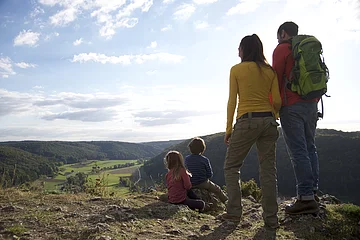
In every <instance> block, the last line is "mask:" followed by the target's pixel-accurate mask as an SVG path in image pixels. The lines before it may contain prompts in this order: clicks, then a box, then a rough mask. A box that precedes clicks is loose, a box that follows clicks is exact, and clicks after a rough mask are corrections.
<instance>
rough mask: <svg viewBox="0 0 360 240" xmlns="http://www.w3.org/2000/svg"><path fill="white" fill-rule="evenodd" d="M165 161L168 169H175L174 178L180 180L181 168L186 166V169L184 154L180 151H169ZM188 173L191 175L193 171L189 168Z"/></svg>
mask: <svg viewBox="0 0 360 240" xmlns="http://www.w3.org/2000/svg"><path fill="white" fill-rule="evenodd" d="M164 163H165V166H166V168H167V169H168V170H172V169H174V172H173V177H174V179H175V180H180V179H181V176H180V169H181V168H184V169H185V170H186V168H185V163H184V157H183V156H182V154H181V153H180V152H178V151H169V152H168V153H167V154H166V156H165V158H164ZM186 173H187V174H188V175H190V176H191V173H189V172H188V171H187V170H186Z"/></svg>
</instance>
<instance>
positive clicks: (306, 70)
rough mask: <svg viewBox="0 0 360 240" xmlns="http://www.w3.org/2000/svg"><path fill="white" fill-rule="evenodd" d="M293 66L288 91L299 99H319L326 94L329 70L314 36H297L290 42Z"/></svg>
mask: <svg viewBox="0 0 360 240" xmlns="http://www.w3.org/2000/svg"><path fill="white" fill-rule="evenodd" d="M291 48H292V54H293V57H294V60H295V64H294V66H293V69H292V71H291V74H290V81H289V83H288V84H289V85H288V87H289V89H290V90H291V91H293V92H297V93H298V94H299V95H300V96H301V98H303V99H305V100H310V99H314V98H321V97H322V95H324V94H325V93H326V92H327V82H328V79H329V70H328V68H327V67H326V65H325V62H324V59H323V58H322V46H321V43H320V41H319V40H317V39H316V38H315V37H314V36H309V35H297V36H294V37H293V38H292V40H291Z"/></svg>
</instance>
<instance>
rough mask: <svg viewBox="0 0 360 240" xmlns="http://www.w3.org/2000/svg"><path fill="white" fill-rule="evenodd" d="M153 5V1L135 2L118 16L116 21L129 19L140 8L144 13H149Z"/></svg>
mask: <svg viewBox="0 0 360 240" xmlns="http://www.w3.org/2000/svg"><path fill="white" fill-rule="evenodd" d="M152 5H153V0H133V1H131V3H130V4H129V5H127V6H126V7H124V8H123V9H121V10H120V11H119V13H118V14H117V15H116V19H121V18H123V17H129V16H130V15H131V14H132V13H133V12H134V11H135V10H136V9H138V8H140V9H141V11H142V12H148V11H149V9H150V7H151V6H152Z"/></svg>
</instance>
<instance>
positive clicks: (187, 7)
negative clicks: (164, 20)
mask: <svg viewBox="0 0 360 240" xmlns="http://www.w3.org/2000/svg"><path fill="white" fill-rule="evenodd" d="M195 9H196V8H195V6H194V5H193V4H189V3H184V4H182V5H180V6H179V7H178V8H177V10H176V11H175V12H174V14H173V15H174V18H175V19H179V20H187V19H189V18H190V17H191V15H192V14H193V13H194V12H195Z"/></svg>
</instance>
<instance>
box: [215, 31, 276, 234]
mask: <svg viewBox="0 0 360 240" xmlns="http://www.w3.org/2000/svg"><path fill="white" fill-rule="evenodd" d="M239 57H240V58H241V63H240V64H236V65H235V66H233V67H232V68H231V71H230V93H229V100H228V106H227V126H226V134H225V139H224V141H225V143H226V144H227V145H228V149H227V153H226V159H225V164H224V174H225V182H226V189H227V192H228V196H229V200H228V202H227V206H226V210H227V213H225V214H223V215H222V218H224V219H228V220H240V218H241V215H242V205H241V187H240V178H239V177H240V168H241V166H242V164H243V162H244V159H245V157H246V156H247V154H248V153H249V151H250V149H251V147H252V145H253V144H255V143H256V147H257V152H258V158H259V166H260V184H261V189H262V207H263V212H264V213H263V219H264V222H265V226H266V227H269V228H272V229H276V228H277V227H278V218H277V211H278V205H277V183H276V159H275V147H276V141H277V139H278V137H279V132H278V129H277V126H278V123H277V122H276V117H275V116H277V115H278V112H279V110H280V107H281V98H280V93H279V87H278V80H277V75H276V72H275V71H274V70H273V69H272V68H271V66H270V65H269V64H268V62H267V61H266V59H265V56H264V53H263V45H262V43H261V40H260V39H259V37H258V36H257V35H256V34H253V35H251V36H246V37H244V38H243V39H242V40H241V43H240V47H239ZM237 100H238V102H237ZM236 105H237V114H236V123H235V125H234V127H232V124H233V117H234V113H235V109H236Z"/></svg>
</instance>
